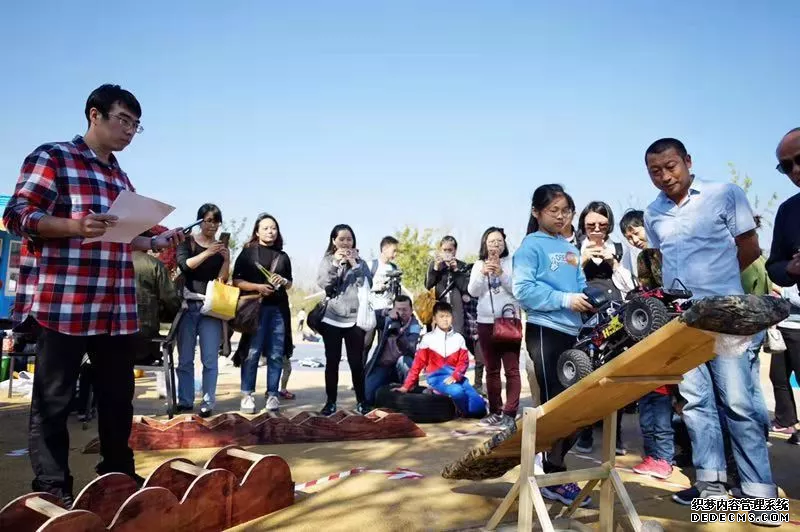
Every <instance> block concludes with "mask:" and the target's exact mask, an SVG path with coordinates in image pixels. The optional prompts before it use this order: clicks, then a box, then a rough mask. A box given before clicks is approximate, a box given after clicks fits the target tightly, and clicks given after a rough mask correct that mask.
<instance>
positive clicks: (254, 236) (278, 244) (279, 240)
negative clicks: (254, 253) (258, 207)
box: [244, 212, 283, 251]
mask: <svg viewBox="0 0 800 532" xmlns="http://www.w3.org/2000/svg"><path fill="white" fill-rule="evenodd" d="M264 220H272V221H273V222H275V228H276V229H277V230H278V235H277V236H276V237H275V242H273V244H272V246H270V247H271V248H272V249H274V250H276V251H283V235H282V234H281V225H280V224H279V223H278V219H277V218H275V217H274V216H272V215H271V214H267V213H266V212H262V213H261V214H259V215H258V218H256V223H255V225H253V232H252V233H251V234H250V240H248V241H247V244H245V245H244V247H246V248H249V247H251V246H255V245H257V244H258V226H259V225H261V222H263V221H264Z"/></svg>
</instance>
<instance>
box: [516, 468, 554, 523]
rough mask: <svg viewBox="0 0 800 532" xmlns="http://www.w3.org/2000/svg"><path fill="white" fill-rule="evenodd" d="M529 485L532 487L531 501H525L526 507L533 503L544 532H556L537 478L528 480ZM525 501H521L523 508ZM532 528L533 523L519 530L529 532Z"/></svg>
mask: <svg viewBox="0 0 800 532" xmlns="http://www.w3.org/2000/svg"><path fill="white" fill-rule="evenodd" d="M527 484H528V485H529V486H530V492H529V493H530V497H531V498H530V500H527V501H524V502H525V506H528V505H530V504H531V503H533V507H534V508H536V516H537V517H538V518H539V525H540V526H541V527H542V532H555V529H554V528H553V522H552V521H550V514H548V513H547V506H545V504H544V497H542V492H541V491H539V484H537V483H536V477H530V478H529V479H528V482H527ZM522 504H523V501H522V499H520V501H519V505H520V506H522ZM531 528H533V523H531V524H530V525H528V527H527V528H523V527H522V526H519V530H520V532H521V531H523V530H524V531H525V532H528V531H529V530H530V529H531Z"/></svg>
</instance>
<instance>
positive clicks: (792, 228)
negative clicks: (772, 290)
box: [767, 194, 800, 286]
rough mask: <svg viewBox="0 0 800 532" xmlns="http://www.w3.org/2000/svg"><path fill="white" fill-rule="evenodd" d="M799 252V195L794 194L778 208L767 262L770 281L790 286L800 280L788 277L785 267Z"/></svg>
mask: <svg viewBox="0 0 800 532" xmlns="http://www.w3.org/2000/svg"><path fill="white" fill-rule="evenodd" d="M798 250H800V194H795V195H794V196H792V197H791V198H789V199H788V200H786V201H784V202H783V203H782V204H781V206H780V207H778V214H776V215H775V225H774V229H773V233H772V249H770V252H769V259H768V260H767V273H769V277H770V279H772V282H774V283H775V284H777V285H780V286H792V285H795V284H797V282H798V281H800V278H797V277H794V276H791V275H789V273H788V272H787V271H786V266H787V264H789V261H791V260H792V257H793V256H794V254H795V253H797V252H798Z"/></svg>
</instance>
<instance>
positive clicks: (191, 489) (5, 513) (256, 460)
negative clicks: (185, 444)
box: [0, 446, 294, 532]
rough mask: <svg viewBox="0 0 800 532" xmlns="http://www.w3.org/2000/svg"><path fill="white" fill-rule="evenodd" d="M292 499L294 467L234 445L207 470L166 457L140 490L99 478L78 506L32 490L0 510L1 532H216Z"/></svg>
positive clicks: (122, 480)
mask: <svg viewBox="0 0 800 532" xmlns="http://www.w3.org/2000/svg"><path fill="white" fill-rule="evenodd" d="M293 503H294V482H293V481H292V477H291V472H290V471H289V466H288V464H287V463H286V462H285V461H284V460H283V459H282V458H280V457H278V456H275V455H261V454H258V453H253V452H250V451H246V450H244V449H242V448H241V447H236V446H230V447H225V448H223V449H221V450H219V451H218V452H217V453H216V454H215V455H214V456H213V457H212V458H211V460H209V461H208V462H207V463H206V464H205V466H204V467H200V466H197V465H195V464H193V463H192V462H190V461H189V460H186V459H183V458H174V459H172V460H167V461H166V462H164V463H163V464H161V465H160V466H158V467H157V468H156V470H155V471H153V472H152V473H151V474H150V476H149V477H148V478H147V480H145V483H144V486H143V487H142V489H139V490H137V489H136V484H135V483H134V482H133V480H132V479H131V478H130V477H128V476H127V475H122V474H119V473H109V474H107V475H103V476H101V477H98V478H96V479H95V480H93V481H92V482H91V483H89V485H87V486H86V487H85V488H84V489H83V491H81V493H80V494H79V495H78V497H77V498H76V499H75V505H74V506H73V509H72V510H66V509H65V508H63V507H62V506H61V503H60V502H59V501H58V499H56V498H55V497H53V496H52V495H49V494H47V493H30V494H28V495H25V496H23V497H20V498H18V499H15V500H14V501H12V502H11V503H9V504H8V505H6V507H5V508H3V509H2V510H0V530H14V531H15V532H28V531H30V532H33V531H39V532H54V531H62V530H63V531H70V532H107V531H109V530H110V531H113V532H121V531H124V532H129V531H130V532H133V531H141V530H145V531H147V532H162V531H163V532H172V531H177V530H186V531H191V532H212V531H213V532H216V531H218V530H224V529H226V528H230V527H233V526H237V525H240V524H242V523H246V522H248V521H251V520H253V519H256V518H258V517H262V516H264V515H267V514H270V513H272V512H275V511H277V510H280V509H282V508H286V507H287V506H290V505H292V504H293Z"/></svg>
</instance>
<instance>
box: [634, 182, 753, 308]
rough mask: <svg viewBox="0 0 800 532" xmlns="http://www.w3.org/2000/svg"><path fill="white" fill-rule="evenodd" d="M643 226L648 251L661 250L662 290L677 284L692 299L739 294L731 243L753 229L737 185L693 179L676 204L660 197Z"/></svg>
mask: <svg viewBox="0 0 800 532" xmlns="http://www.w3.org/2000/svg"><path fill="white" fill-rule="evenodd" d="M644 227H645V231H646V233H647V242H648V245H649V247H651V248H656V249H660V250H661V254H662V256H663V265H662V275H663V278H664V286H666V287H670V286H672V283H673V281H674V280H675V279H680V280H681V282H683V284H685V285H686V287H687V288H688V289H689V290H691V291H692V294H693V297H695V298H700V297H709V296H727V295H736V294H743V293H744V291H743V290H742V280H741V272H740V270H739V260H738V256H737V248H736V241H735V240H734V239H735V238H736V237H737V236H739V235H741V234H743V233H746V232H747V231H751V230H753V229H755V227H756V224H755V220H754V219H753V210H752V209H751V208H750V203H749V202H748V201H747V197H746V196H745V193H744V191H743V190H742V189H741V188H740V187H739V186H737V185H734V184H732V183H711V182H708V181H700V180H699V179H697V178H694V181H693V182H692V185H691V187H690V188H689V195H688V196H687V197H686V198H685V199H684V200H683V201H682V202H681V203H680V205H676V204H675V202H674V201H672V200H671V199H669V198H668V197H667V195H666V194H664V193H663V192H662V193H660V194H659V195H658V197H657V198H656V199H655V201H653V203H651V204H650V205H649V206H648V207H647V209H646V210H645V213H644Z"/></svg>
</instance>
